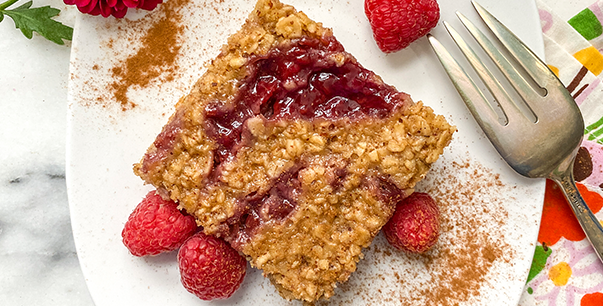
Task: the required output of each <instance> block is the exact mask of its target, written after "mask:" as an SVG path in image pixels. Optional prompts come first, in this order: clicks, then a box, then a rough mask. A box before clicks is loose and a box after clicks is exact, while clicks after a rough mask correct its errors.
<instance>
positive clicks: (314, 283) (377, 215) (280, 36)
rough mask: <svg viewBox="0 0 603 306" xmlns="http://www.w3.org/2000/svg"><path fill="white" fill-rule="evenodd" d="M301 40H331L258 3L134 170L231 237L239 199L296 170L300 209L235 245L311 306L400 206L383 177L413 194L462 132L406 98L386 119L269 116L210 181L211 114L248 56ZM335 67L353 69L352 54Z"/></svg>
mask: <svg viewBox="0 0 603 306" xmlns="http://www.w3.org/2000/svg"><path fill="white" fill-rule="evenodd" d="M302 36H304V37H317V38H320V37H324V36H332V33H331V31H330V30H329V29H325V28H323V27H322V25H321V24H319V23H315V22H313V21H311V20H310V19H308V17H307V16H306V15H305V14H303V13H301V12H297V11H295V9H294V8H293V7H291V6H287V5H283V4H281V3H280V2H278V1H277V0H260V1H259V2H258V4H257V5H256V8H255V10H254V11H253V12H252V13H251V14H250V16H249V19H248V20H247V22H246V23H245V25H244V26H243V28H242V29H241V30H240V31H239V32H237V33H235V34H234V35H232V36H231V37H230V38H229V39H228V44H226V45H225V46H224V47H223V48H222V52H221V54H220V55H219V56H218V57H217V58H216V59H214V60H213V61H212V62H211V63H210V64H209V66H208V70H207V72H206V73H205V74H204V75H203V76H202V77H201V79H200V80H199V81H198V82H197V83H196V85H195V86H194V88H193V90H192V91H191V93H190V94H189V95H188V96H186V97H185V98H183V99H181V101H179V103H178V105H177V107H176V113H175V114H174V115H173V116H172V117H171V118H170V121H169V123H168V124H167V125H166V127H164V130H163V132H162V134H160V135H159V137H158V140H157V141H156V142H155V143H154V144H153V145H152V146H151V147H150V148H149V150H148V152H147V154H146V155H145V157H144V158H143V160H142V161H141V162H140V163H139V164H136V165H135V166H134V171H135V173H136V174H137V175H139V176H140V177H141V178H143V179H144V180H145V182H147V183H150V184H152V185H154V186H155V187H156V188H157V189H158V190H159V191H160V192H161V193H162V194H163V195H165V196H169V197H170V198H171V199H173V200H175V201H177V202H178V203H179V204H180V205H181V206H182V207H183V208H185V209H186V210H187V211H188V212H189V213H190V214H192V215H194V216H195V217H196V219H197V222H198V224H199V225H201V226H203V229H204V231H205V232H206V233H207V234H213V235H217V236H225V235H228V234H229V230H230V228H229V226H230V225H231V223H229V220H232V218H234V217H236V214H237V209H238V208H237V207H238V206H237V204H240V203H241V201H242V199H245V198H249V196H250V195H261V194H267V193H269V192H270V190H271V188H273V187H274V184H275V181H276V180H278V178H279V177H282V176H283V175H284V174H286V173H289V172H291V171H293V170H292V169H296V171H295V173H294V174H293V176H294V180H295V182H296V184H297V185H296V186H295V187H293V186H288V187H290V188H293V189H294V192H293V195H292V201H294V202H295V208H294V209H293V211H292V212H291V213H290V214H288V215H287V216H286V218H284V219H274V220H270V221H268V222H266V223H264V224H262V225H260V226H258V227H257V229H256V230H255V231H254V232H253V235H252V236H251V237H248V238H249V239H248V240H243V241H238V242H237V249H238V250H239V251H241V252H242V253H244V254H245V255H246V256H247V258H248V259H249V260H250V262H251V264H252V265H253V266H254V267H257V268H259V269H262V270H263V271H264V273H265V275H266V276H268V277H269V278H270V279H271V281H272V282H273V283H274V284H275V286H276V287H277V289H278V290H279V292H280V294H281V295H282V296H283V297H285V298H287V299H300V300H303V301H307V302H314V301H317V300H318V299H320V298H327V299H328V298H329V297H330V296H332V295H333V292H334V289H335V287H336V284H337V283H338V282H344V281H346V280H347V279H348V277H349V276H350V274H351V273H352V272H354V271H355V270H356V264H357V262H358V261H359V260H360V259H361V258H362V253H361V251H362V248H365V247H367V246H368V245H369V244H370V243H371V241H372V240H373V238H374V237H375V235H376V234H377V233H378V231H379V230H380V229H381V227H382V226H383V225H384V224H385V223H386V222H387V220H388V219H389V218H390V216H391V214H392V213H393V208H394V205H395V203H390V202H388V201H386V200H384V199H383V198H382V197H380V192H381V191H379V190H376V189H379V182H378V180H384V181H387V182H390V183H392V184H395V186H396V187H397V188H398V189H400V190H403V191H404V192H407V193H409V192H412V188H413V187H414V186H415V184H416V183H417V182H418V181H419V180H421V179H422V178H423V177H424V176H425V174H426V172H427V171H428V169H429V166H430V164H432V163H434V162H435V161H436V160H437V158H438V157H439V155H440V154H442V152H443V149H444V147H445V146H447V145H448V143H449V142H450V139H451V137H452V134H453V132H454V131H455V128H454V127H452V126H450V125H449V124H448V123H447V122H446V120H445V119H444V118H443V117H442V116H437V115H435V114H433V111H432V110H431V109H430V108H429V107H426V106H424V105H423V104H422V103H420V102H419V103H413V102H412V101H411V100H410V97H409V96H408V95H404V94H401V95H400V98H401V99H403V101H401V102H402V103H401V104H402V105H404V107H400V108H396V109H394V110H393V111H392V113H391V114H390V116H389V117H387V118H383V119H379V118H372V117H365V118H362V119H360V120H351V119H350V118H339V119H334V120H323V119H315V120H310V121H309V120H302V119H295V120H290V121H286V120H280V121H269V120H266V118H264V117H263V116H255V117H251V118H250V119H248V120H247V121H246V122H245V123H244V125H245V127H246V128H247V130H248V131H249V134H250V138H251V140H250V141H249V142H248V143H247V144H246V145H244V146H242V147H240V148H239V149H238V150H237V151H236V155H235V156H234V158H232V159H229V160H227V161H225V162H223V163H222V164H221V165H220V175H219V177H218V179H217V180H215V181H211V180H210V179H209V176H210V174H211V173H212V169H213V167H214V156H213V151H214V150H215V149H216V147H217V144H216V143H215V142H214V140H212V139H211V138H210V137H208V136H207V135H206V134H205V130H204V128H203V122H204V119H205V108H206V107H207V106H208V104H209V103H215V102H216V101H219V103H221V104H224V105H229V104H231V103H233V102H234V99H235V97H236V96H237V90H238V88H239V87H240V82H241V81H242V80H243V79H244V78H245V77H246V76H247V70H246V69H245V64H246V63H247V60H248V59H249V57H250V56H252V55H253V56H257V55H263V54H267V53H268V51H269V50H271V49H272V48H274V47H275V46H279V45H281V44H286V43H288V42H289V41H291V39H295V38H300V37H302ZM330 60H332V61H333V62H335V63H339V62H343V61H354V62H355V59H354V58H353V57H352V56H351V55H350V54H348V53H345V52H341V53H337V54H334V55H332V58H331V59H330ZM376 78H377V80H375V82H382V81H381V80H380V79H379V78H378V77H376ZM160 139H161V141H160ZM300 165H301V166H300ZM341 173H345V175H342V174H341ZM210 181H211V182H210ZM286 183H287V182H286ZM287 184H292V183H290V182H288V183H287ZM263 213H267V212H263V211H260V214H263Z"/></svg>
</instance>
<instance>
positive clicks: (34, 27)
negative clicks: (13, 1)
mask: <svg viewBox="0 0 603 306" xmlns="http://www.w3.org/2000/svg"><path fill="white" fill-rule="evenodd" d="M31 5H32V1H29V2H27V3H25V4H23V5H21V6H19V7H17V8H16V9H12V10H4V11H2V12H1V13H4V14H5V15H7V16H9V17H11V18H12V19H13V21H14V22H15V27H16V28H18V29H20V30H21V32H22V33H23V35H25V37H27V38H29V39H31V38H32V36H33V32H37V33H38V34H40V35H42V36H44V37H45V38H46V39H48V40H50V41H52V42H55V43H57V44H59V45H62V44H64V42H63V39H65V40H71V37H72V36H73V29H72V28H71V27H68V26H66V25H64V24H62V23H60V22H58V21H56V20H53V19H52V17H54V16H56V15H58V14H59V13H60V12H61V11H60V10H59V9H55V8H52V7H50V6H43V7H36V8H31Z"/></svg>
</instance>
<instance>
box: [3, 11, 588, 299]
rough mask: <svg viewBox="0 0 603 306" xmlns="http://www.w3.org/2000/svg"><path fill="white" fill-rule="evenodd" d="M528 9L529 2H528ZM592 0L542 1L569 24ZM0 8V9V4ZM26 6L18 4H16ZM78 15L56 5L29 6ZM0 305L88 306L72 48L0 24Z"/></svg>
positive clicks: (69, 17)
mask: <svg viewBox="0 0 603 306" xmlns="http://www.w3.org/2000/svg"><path fill="white" fill-rule="evenodd" d="M526 1H528V0H526ZM593 1H594V0H569V1H568V0H546V1H545V2H546V3H547V4H549V6H550V7H551V8H553V9H554V11H556V12H559V15H560V16H561V17H562V18H569V17H571V16H573V15H575V13H577V12H578V11H579V10H581V9H582V8H584V7H586V6H588V5H589V4H591V3H592V2H593ZM0 2H2V1H0ZM24 2H25V1H23V0H21V1H20V3H24ZM47 4H50V5H51V6H53V7H56V8H59V9H61V10H62V13H61V15H60V16H59V18H58V19H59V20H61V21H62V22H64V23H66V24H69V25H73V24H74V22H75V16H76V15H77V14H79V12H78V11H77V10H76V9H74V8H73V7H66V6H65V5H64V4H63V3H62V1H60V0H35V1H34V6H43V5H47ZM0 37H1V39H0V54H1V55H2V57H3V61H2V65H1V66H0V86H1V87H0V88H1V89H0V105H1V106H2V111H1V112H0V131H2V132H0V152H2V154H0V169H1V170H0V301H1V302H0V304H2V305H81V306H87V305H94V304H93V301H92V299H91V298H90V295H89V293H88V291H87V288H86V283H85V280H84V276H83V275H82V272H81V270H80V267H79V263H78V259H77V254H76V251H75V246H74V243H73V237H72V234H71V225H70V220H69V206H68V200H67V192H66V186H65V143H66V116H67V80H68V76H69V56H70V44H67V45H66V46H58V45H56V44H54V43H52V42H49V41H47V40H45V39H44V38H42V37H40V36H38V35H35V34H34V37H33V39H31V40H28V39H26V38H25V37H24V36H23V35H22V34H21V33H20V32H19V31H18V30H15V27H14V24H13V22H12V20H11V19H10V18H4V21H3V22H1V23H0Z"/></svg>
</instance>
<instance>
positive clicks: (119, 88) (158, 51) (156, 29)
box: [109, 0, 188, 110]
mask: <svg viewBox="0 0 603 306" xmlns="http://www.w3.org/2000/svg"><path fill="white" fill-rule="evenodd" d="M187 1H188V0H169V1H167V2H165V3H163V4H162V5H160V6H159V7H158V8H157V9H158V10H160V11H161V12H162V13H163V16H162V17H161V18H159V20H157V21H156V22H155V23H153V25H152V26H151V28H150V29H149V30H148V31H147V32H146V34H145V35H144V36H143V37H142V39H141V40H140V48H139V49H138V51H137V52H136V53H134V54H133V55H131V56H129V57H128V58H126V59H125V60H123V61H120V62H119V63H118V64H117V65H116V66H114V67H113V68H112V69H111V73H112V76H113V79H114V81H113V83H111V84H110V85H109V88H110V89H111V91H112V92H113V96H114V98H115V100H116V101H117V102H118V103H119V104H120V105H121V107H122V109H123V110H126V109H129V108H132V107H135V106H136V105H135V103H133V102H131V101H130V100H129V99H128V97H127V93H128V90H129V89H130V88H131V87H134V86H138V87H141V88H144V87H145V86H147V85H148V84H149V83H150V82H151V81H153V80H155V79H157V78H161V79H160V81H172V80H173V79H174V73H175V71H176V69H177V67H175V61H176V58H177V57H178V54H179V51H180V48H181V42H180V41H179V39H178V38H179V36H180V35H181V33H182V31H183V29H184V27H183V25H182V24H181V19H182V17H181V15H180V14H179V11H178V10H177V9H176V8H178V7H181V6H182V5H183V4H185V3H186V2H187ZM135 22H137V21H134V23H135Z"/></svg>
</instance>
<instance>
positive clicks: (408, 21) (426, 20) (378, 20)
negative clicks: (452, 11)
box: [364, 0, 440, 53]
mask: <svg viewBox="0 0 603 306" xmlns="http://www.w3.org/2000/svg"><path fill="white" fill-rule="evenodd" d="M364 12H365V14H366V17H367V18H368V20H369V23H370V24H371V29H372V30H373V36H374V37H375V41H376V42H377V46H379V49H381V51H383V52H385V53H391V52H395V51H398V50H401V49H404V48H406V47H407V46H408V45H409V44H410V43H411V42H413V41H415V40H417V39H419V38H420V37H422V36H424V35H425V34H427V33H428V32H429V31H430V30H431V29H432V28H433V27H435V26H436V24H437V23H438V20H439V19H440V7H439V6H438V3H437V1H436V0H365V1H364Z"/></svg>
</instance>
